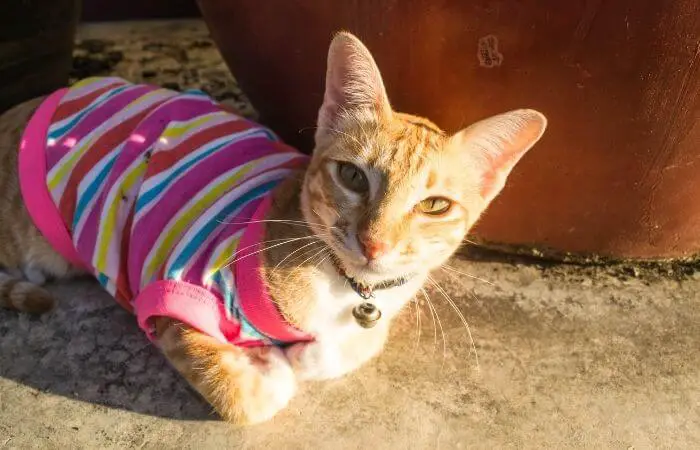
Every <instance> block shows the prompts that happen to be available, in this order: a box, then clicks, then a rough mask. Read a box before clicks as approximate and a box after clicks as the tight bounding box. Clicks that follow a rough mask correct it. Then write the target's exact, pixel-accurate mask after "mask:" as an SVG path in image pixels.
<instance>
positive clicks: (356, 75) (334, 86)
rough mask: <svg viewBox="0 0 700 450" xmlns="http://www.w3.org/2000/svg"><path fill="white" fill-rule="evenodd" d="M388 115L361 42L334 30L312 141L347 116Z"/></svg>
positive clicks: (371, 62) (376, 75) (379, 82)
mask: <svg viewBox="0 0 700 450" xmlns="http://www.w3.org/2000/svg"><path fill="white" fill-rule="evenodd" d="M390 115H391V106H390V105H389V99H388V97H387V94H386V89H385V88H384V82H383V81H382V75H381V74H380V73H379V67H377V64H376V63H375V62H374V58H372V54H371V53H370V51H369V50H368V49H367V47H365V45H364V44H363V43H362V42H361V41H360V40H359V39H358V38H357V37H355V36H354V35H352V34H351V33H348V32H340V33H338V34H337V35H336V36H335V37H334V38H333V41H332V42H331V45H330V48H329V49H328V65H327V69H326V90H325V93H324V96H323V105H322V106H321V109H320V111H319V113H318V123H317V125H318V130H317V133H316V140H317V143H318V140H319V138H322V137H324V136H325V135H329V134H331V133H330V130H331V129H337V128H338V127H339V126H340V122H341V121H342V120H343V119H344V118H347V117H351V118H356V119H359V120H378V119H382V118H388V117H389V116H390Z"/></svg>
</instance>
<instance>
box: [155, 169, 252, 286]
mask: <svg viewBox="0 0 700 450" xmlns="http://www.w3.org/2000/svg"><path fill="white" fill-rule="evenodd" d="M251 168H252V164H246V165H245V166H243V167H241V169H240V170H238V171H237V172H236V173H234V174H232V175H231V176H230V177H228V178H226V179H224V180H222V181H221V183H219V184H218V185H217V186H214V187H213V188H211V190H210V191H209V192H207V193H206V194H205V195H204V196H203V197H202V198H201V199H199V201H197V202H196V203H195V204H193V205H192V206H191V207H190V209H188V210H186V211H184V212H181V213H180V217H179V218H178V219H177V220H176V221H175V223H174V224H173V225H172V226H171V227H170V229H168V230H164V233H163V234H161V236H162V237H163V238H162V239H159V241H160V242H159V243H157V244H156V245H157V248H156V251H155V253H154V254H153V256H152V257H151V258H150V260H149V261H148V263H147V265H146V267H145V270H144V272H143V274H144V276H145V278H142V280H150V279H151V277H152V276H153V274H154V273H155V271H156V270H157V268H158V267H160V266H161V265H162V264H163V263H165V260H166V258H167V256H168V254H169V253H170V251H171V250H172V248H173V241H175V239H177V238H179V237H181V236H182V233H183V232H184V230H185V228H186V227H187V226H188V225H190V224H191V223H193V222H194V221H195V220H197V219H198V218H199V217H200V216H201V213H202V211H204V210H205V209H206V208H208V207H209V206H211V205H212V204H213V203H214V202H216V201H217V200H218V199H219V198H221V195H222V194H223V193H224V192H226V191H227V190H229V189H230V188H231V186H233V185H234V184H235V183H237V182H238V181H239V180H240V179H241V177H243V176H244V175H245V174H246V173H247V172H249V171H250V169H251Z"/></svg>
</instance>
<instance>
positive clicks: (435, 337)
mask: <svg viewBox="0 0 700 450" xmlns="http://www.w3.org/2000/svg"><path fill="white" fill-rule="evenodd" d="M420 290H421V292H422V294H423V297H424V298H425V299H426V303H427V301H429V300H430V299H429V297H428V293H427V292H426V291H425V288H420ZM419 306H420V303H419ZM428 312H430V318H431V319H432V321H433V352H434V351H435V347H437V323H436V322H435V313H433V310H432V308H430V307H428Z"/></svg>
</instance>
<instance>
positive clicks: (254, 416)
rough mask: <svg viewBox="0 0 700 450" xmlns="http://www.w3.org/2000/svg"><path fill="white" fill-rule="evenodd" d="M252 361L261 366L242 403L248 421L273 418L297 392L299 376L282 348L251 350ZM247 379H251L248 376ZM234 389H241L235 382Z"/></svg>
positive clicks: (263, 420)
mask: <svg viewBox="0 0 700 450" xmlns="http://www.w3.org/2000/svg"><path fill="white" fill-rule="evenodd" d="M249 357H250V360H251V363H252V364H253V365H254V366H256V367H258V368H259V371H260V375H259V378H258V380H257V383H250V384H251V387H250V389H251V391H250V392H249V393H248V398H247V399H245V400H244V401H243V403H242V405H241V406H242V409H243V411H244V416H245V422H246V423H249V424H254V423H261V422H265V421H267V420H270V419H271V418H272V417H273V416H274V415H276V414H277V413H278V412H279V411H280V410H282V409H284V408H285V407H286V406H287V404H288V403H289V401H290V400H291V399H292V397H293V396H294V394H295V392H296V388H297V385H296V376H295V373H294V371H293V370H292V367H291V366H290V365H289V361H288V359H287V358H286V356H285V355H284V353H283V352H282V350H280V349H278V348H275V347H261V348H256V349H251V350H250V354H249ZM248 381H252V379H249V380H248ZM234 389H237V390H238V389H241V386H240V385H236V386H235V388H234Z"/></svg>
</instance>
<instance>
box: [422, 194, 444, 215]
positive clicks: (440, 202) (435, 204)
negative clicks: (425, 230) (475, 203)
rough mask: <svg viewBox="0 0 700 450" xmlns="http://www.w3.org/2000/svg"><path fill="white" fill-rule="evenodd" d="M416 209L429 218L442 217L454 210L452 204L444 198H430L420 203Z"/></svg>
mask: <svg viewBox="0 0 700 450" xmlns="http://www.w3.org/2000/svg"><path fill="white" fill-rule="evenodd" d="M416 208H417V209H418V211H420V212H422V213H423V214H427V215H429V216H441V215H443V214H446V213H447V212H448V211H449V210H450V208H452V202H451V201H449V200H447V199H446V198H443V197H428V198H426V199H425V200H422V201H421V202H420V203H418V205H416Z"/></svg>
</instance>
